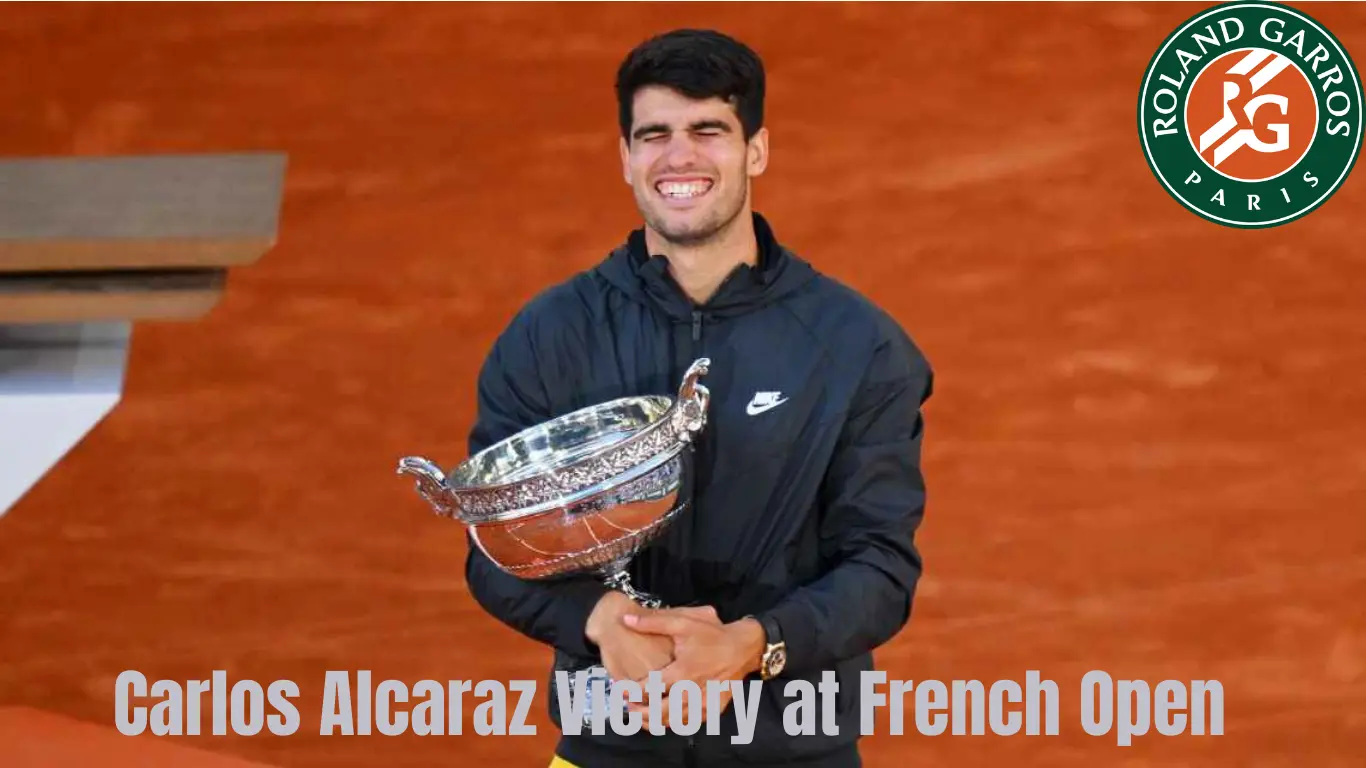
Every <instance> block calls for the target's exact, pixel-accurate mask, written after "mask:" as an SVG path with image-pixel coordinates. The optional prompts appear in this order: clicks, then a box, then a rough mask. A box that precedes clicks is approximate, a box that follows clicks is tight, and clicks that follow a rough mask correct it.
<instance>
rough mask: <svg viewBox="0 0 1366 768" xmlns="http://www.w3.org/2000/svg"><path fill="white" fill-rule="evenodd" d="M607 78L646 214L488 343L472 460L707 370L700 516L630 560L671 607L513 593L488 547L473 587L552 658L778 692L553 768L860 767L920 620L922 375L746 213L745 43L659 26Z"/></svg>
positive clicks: (751, 175) (667, 679) (755, 113)
mask: <svg viewBox="0 0 1366 768" xmlns="http://www.w3.org/2000/svg"><path fill="white" fill-rule="evenodd" d="M616 88H617V98H618V103H619V108H620V109H619V116H620V131H621V142H620V145H621V164H622V174H623V176H624V178H625V181H626V182H627V183H628V184H629V185H630V187H631V190H632V192H633V194H634V197H635V204H636V207H637V209H638V210H639V212H640V215H641V217H642V219H643V220H644V224H643V226H642V227H641V228H640V229H637V230H635V231H633V232H631V233H630V234H629V235H628V236H627V237H626V239H625V241H624V242H622V243H621V244H620V245H619V246H617V247H616V248H615V249H613V250H612V251H611V252H610V253H609V254H608V255H607V256H606V258H604V259H603V260H602V261H601V262H600V263H599V264H597V265H596V266H595V267H593V268H592V269H588V270H585V271H583V272H581V273H579V274H576V275H574V276H573V277H572V278H570V279H568V280H566V281H564V282H563V283H560V284H557V285H554V286H551V287H549V288H547V289H546V290H544V291H542V292H541V293H539V294H538V295H537V296H536V297H535V298H533V299H532V300H531V301H530V302H528V303H527V305H526V306H525V307H523V308H522V310H521V311H519V312H518V313H517V315H516V316H515V317H514V318H513V319H512V320H511V322H510V323H509V324H508V326H507V327H506V328H505V329H504V331H503V332H502V333H501V334H500V335H499V337H498V338H497V340H496V341H495V343H494V345H493V348H492V350H491V351H490V353H489V355H488V357H487V359H486V360H485V363H484V365H483V368H482V370H481V372H480V376H479V387H478V407H479V411H478V419H477V422H476V424H475V426H474V428H473V430H472V432H471V435H470V441H469V449H470V452H471V453H474V452H477V451H480V450H482V449H484V448H486V447H488V446H490V445H492V444H493V443H494V442H497V441H499V440H501V439H503V438H505V437H508V436H510V435H512V434H514V433H515V432H517V431H519V430H521V429H524V428H526V427H530V426H533V425H535V424H538V423H540V422H543V421H545V420H548V419H551V418H554V417H555V416H558V415H561V414H564V413H568V412H569V411H572V410H575V409H578V408H582V407H585V406H589V405H594V404H597V403H600V402H603V401H605V400H609V399H613V398H617V397H624V396H629V395H639V394H669V395H673V394H676V392H677V386H678V382H679V381H681V380H682V377H683V373H684V371H685V370H686V368H687V367H688V366H689V365H690V364H691V363H692V362H693V361H694V360H696V359H697V358H700V357H707V358H710V359H711V361H712V364H711V368H710V372H709V373H708V375H707V386H708V388H709V390H710V392H711V401H710V405H709V408H708V422H707V426H706V428H705V429H704V430H703V431H702V433H701V435H700V439H699V440H698V442H697V445H696V451H697V453H696V456H695V458H696V462H695V465H696V471H695V472H694V476H693V477H692V478H691V481H692V483H693V485H692V489H691V497H692V498H693V501H694V504H693V506H692V507H691V508H690V509H689V510H688V511H687V512H685V513H684V514H683V515H682V516H680V517H679V518H678V519H677V521H676V522H675V523H674V524H673V525H672V526H671V527H670V528H669V529H668V530H667V531H666V533H665V534H664V535H663V536H662V537H661V538H660V539H659V540H657V541H656V542H655V543H654V544H652V545H651V546H649V547H648V548H647V549H646V550H644V551H643V552H642V553H641V554H640V555H639V556H638V557H636V559H635V560H634V561H633V563H632V565H631V577H632V580H633V584H634V585H635V586H636V587H637V588H639V589H642V590H644V591H647V592H650V593H652V594H654V595H656V596H658V597H660V598H661V599H662V600H663V601H664V602H665V604H666V605H670V606H680V607H678V608H672V609H666V610H662V611H655V612H651V611H645V610H643V609H641V608H639V607H638V606H637V605H636V604H635V603H633V602H632V601H631V600H630V599H629V598H627V597H626V596H625V595H624V594H622V593H619V592H616V591H613V590H611V589H609V588H608V587H606V586H604V585H603V584H602V583H601V582H600V581H598V580H597V579H596V578H594V577H591V576H584V577H582V578H567V579H560V580H556V581H547V582H533V581H525V580H521V579H518V578H516V577H513V576H510V575H508V574H506V573H503V572H502V571H500V570H499V569H498V568H497V567H496V566H495V565H494V564H493V563H492V562H491V561H489V560H488V558H487V557H485V556H484V555H483V554H482V553H481V552H480V551H479V549H478V548H477V547H476V546H471V547H470V553H469V559H468V562H467V566H466V577H467V580H468V582H469V586H470V590H471V592H472V594H473V595H474V597H475V599H476V600H478V601H479V603H480V604H481V605H482V606H483V607H484V609H485V610H487V611H488V612H489V613H490V614H491V615H492V616H494V617H496V618H497V619H498V620H500V621H502V622H503V623H505V624H507V625H508V626H510V627H513V628H514V629H516V630H517V631H519V632H521V633H523V634H524V635H526V636H528V637H531V638H533V639H535V640H537V641H539V642H542V643H544V644H546V645H547V646H549V647H551V648H553V649H554V668H555V669H556V670H565V671H569V672H571V673H572V671H574V670H579V669H583V668H585V667H588V666H592V665H602V666H603V667H605V668H606V670H607V672H608V674H610V675H611V677H612V678H613V679H618V680H636V681H640V682H642V683H643V682H645V681H646V680H647V678H648V676H649V674H650V673H651V672H655V671H658V672H660V674H661V676H662V679H663V682H664V683H665V684H666V685H669V684H671V683H673V682H675V681H678V680H692V681H694V682H696V683H697V686H698V688H699V689H700V690H702V691H706V690H707V683H708V681H726V680H760V681H763V683H762V687H761V695H760V697H759V699H758V700H757V701H753V700H750V701H745V702H744V704H745V712H744V713H743V717H744V720H743V724H744V727H741V725H740V722H738V721H737V717H736V707H735V706H734V704H736V703H738V701H737V702H732V701H730V700H729V699H728V698H724V699H722V700H721V704H722V709H723V712H722V717H721V718H720V725H721V728H720V733H719V734H709V733H708V732H707V730H706V728H705V727H702V728H701V729H699V730H698V731H697V732H695V733H689V734H680V733H674V732H666V733H658V732H655V729H658V728H660V727H661V726H665V725H667V724H669V723H671V722H675V721H676V717H671V716H670V715H671V713H668V712H667V711H665V712H661V713H659V714H660V715H661V717H660V718H659V720H658V721H650V720H649V719H648V718H646V719H645V722H644V723H643V726H644V727H642V728H641V729H640V731H639V732H638V733H635V734H633V735H623V734H617V733H613V732H612V731H611V730H610V729H609V731H608V733H606V734H604V735H593V734H592V733H590V732H589V731H587V730H586V729H585V730H583V731H582V732H581V735H567V734H566V735H564V736H563V737H562V738H561V740H560V743H559V746H558V749H557V755H556V757H555V762H556V763H557V764H560V765H574V766H579V767H580V768H614V767H615V766H638V765H651V766H669V765H678V766H725V765H746V766H756V765H758V766H765V765H768V766H779V765H801V766H840V767H841V768H843V767H845V766H857V765H860V764H861V758H860V756H859V751H858V735H859V730H860V722H859V689H860V685H859V676H860V673H861V672H862V671H865V670H869V669H871V668H872V652H873V650H874V649H875V648H877V647H878V646H880V645H882V644H884V643H886V642H887V641H888V640H890V639H891V638H892V637H893V636H894V635H895V634H896V633H897V632H898V631H900V630H901V629H902V627H903V626H905V624H906V622H907V621H908V620H909V618H910V615H911V607H912V602H913V599H914V596H915V591H916V585H917V583H918V581H919V578H920V574H921V557H920V553H919V551H918V550H917V547H916V544H915V535H916V531H917V529H918V527H919V525H920V522H921V519H922V516H923V514H924V508H925V484H924V479H923V476H922V473H921V470H920V455H921V442H922V433H923V420H922V411H921V409H922V406H923V404H924V402H925V401H926V399H927V398H928V397H929V396H930V393H931V389H932V379H933V376H932V372H931V369H930V366H929V364H928V362H927V361H926V359H925V357H924V356H923V355H922V354H921V352H920V350H919V349H918V348H917V346H916V345H915V344H914V343H913V341H912V340H911V339H910V337H909V336H908V335H907V334H906V333H905V332H904V331H903V330H902V329H901V328H900V327H899V326H898V324H897V323H896V322H895V321H894V320H893V319H892V318H891V317H889V316H888V315H887V314H886V313H885V312H884V311H882V310H881V309H879V308H878V307H877V306H875V305H874V304H872V303H871V302H870V301H869V300H868V299H866V298H865V297H863V296H861V295H860V294H858V293H856V292H855V291H853V290H852V289H850V288H848V287H846V286H844V285H842V284H840V283H838V282H837V281H835V280H833V279H832V278H830V277H828V276H826V275H824V274H822V273H820V272H819V271H818V270H816V269H815V268H814V267H813V266H812V265H811V264H810V263H809V262H807V261H805V260H804V259H802V258H800V257H798V256H797V254H796V253H794V252H793V251H791V250H790V249H788V248H787V247H785V246H783V245H782V244H781V243H780V242H779V240H778V239H777V237H776V235H775V233H774V230H773V228H772V227H771V225H770V224H769V222H768V221H767V220H765V219H764V218H763V217H762V216H761V215H759V214H758V213H756V212H755V211H754V210H753V207H752V200H753V196H752V191H753V184H754V181H755V179H757V178H758V177H759V176H760V175H762V174H763V172H764V170H765V168H766V167H767V165H768V162H769V144H768V129H767V128H766V127H765V126H764V90H765V75H764V68H763V64H762V62H761V60H760V59H759V57H758V56H757V55H755V53H754V52H753V51H752V50H750V48H748V47H747V46H745V45H743V44H742V43H740V42H738V41H736V40H734V39H733V38H731V37H728V36H726V35H723V34H720V33H717V32H713V31H707V30H677V31H674V32H670V33H668V34H664V35H660V36H658V37H655V38H652V39H650V40H648V41H646V42H644V43H642V44H641V45H640V46H639V47H637V48H636V49H635V50H633V51H631V53H630V54H629V55H628V56H627V57H626V59H625V61H624V62H623V63H622V64H621V67H620V69H619V71H618V74H617V86H616ZM856 256H857V254H849V253H839V254H832V255H830V256H829V257H830V258H854V257H856ZM683 606H686V607H683ZM823 674H829V675H832V676H833V678H834V680H835V682H836V683H837V684H838V691H837V693H835V694H834V695H832V696H831V697H830V699H829V700H830V703H831V704H832V705H833V711H832V712H831V713H830V717H829V719H828V720H827V719H826V717H825V715H823V714H822V713H819V712H817V713H814V715H813V716H814V722H813V726H814V728H813V729H812V730H810V731H809V732H808V733H807V735H791V734H789V733H788V732H787V730H786V728H785V724H784V707H785V706H786V705H787V704H788V703H790V702H791V701H794V700H795V699H794V698H789V697H787V696H786V695H785V690H786V686H787V684H788V683H789V682H790V681H805V682H807V683H809V684H810V686H811V690H813V691H816V690H825V689H824V688H822V687H821V686H822V682H821V681H822V679H823ZM551 679H552V694H551V696H550V697H549V701H550V706H551V716H552V719H553V720H554V721H555V723H556V724H557V725H561V724H562V717H561V715H562V714H563V713H561V712H560V710H559V707H558V703H557V702H558V695H557V694H556V693H554V688H553V680H554V678H553V676H552V678H551ZM698 704H699V705H701V704H705V702H700V701H699V702H698ZM645 714H648V713H645ZM694 715H695V717H696V718H697V719H695V720H694V719H693V718H687V720H690V721H692V722H695V723H697V724H698V725H702V724H703V723H705V722H707V717H708V715H707V713H706V712H705V711H702V710H699V711H697V712H696V713H694ZM828 726H834V727H833V728H830V727H828ZM751 727H752V729H753V733H752V738H749V739H746V738H733V737H735V736H736V735H737V734H748V732H749V730H750V728H751Z"/></svg>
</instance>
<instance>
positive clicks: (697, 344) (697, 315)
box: [683, 309, 702, 768]
mask: <svg viewBox="0 0 1366 768" xmlns="http://www.w3.org/2000/svg"><path fill="white" fill-rule="evenodd" d="M701 346H702V311H701V310H699V309H694V310H693V311H692V357H691V359H689V360H688V364H691V363H692V361H693V360H696V359H697V358H699V357H701V356H702V355H701V353H702V349H701ZM683 764H684V765H686V766H688V768H693V766H695V765H697V742H696V737H694V736H689V737H688V745H687V747H685V748H684V751H683Z"/></svg>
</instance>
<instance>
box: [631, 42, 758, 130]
mask: <svg viewBox="0 0 1366 768" xmlns="http://www.w3.org/2000/svg"><path fill="white" fill-rule="evenodd" d="M649 85H662V86H666V87H669V88H672V89H674V90H676V91H678V92H679V93H682V94H683V95H685V96H687V97H689V98H693V99H708V98H713V97H716V98H721V99H724V100H726V101H728V102H730V103H731V105H732V106H734V107H735V111H736V113H737V114H738V116H739V118H740V125H741V126H742V127H743V128H744V132H745V139H749V138H750V137H751V136H753V135H754V134H755V133H756V132H757V131H758V130H759V129H760V128H762V127H763V124H764V63H763V61H762V60H761V59H760V58H759V55H758V54H756V53H755V52H754V51H753V50H751V49H750V48H749V47H748V46H746V45H745V44H744V43H741V42H740V41H738V40H736V39H734V38H732V37H730V36H728V35H725V34H722V33H720V32H716V31H714V30H709V29H676V30H673V31H672V32H665V33H664V34H661V35H656V36H655V37H652V38H650V39H648V40H646V41H645V42H643V43H641V44H640V45H638V46H636V48H635V49H634V50H632V51H631V52H630V53H629V54H627V56H626V59H625V60H624V61H623V62H622V63H621V67H620V68H619V69H618V70H617V84H616V90H617V112H618V118H619V120H620V121H621V135H622V137H623V138H626V139H627V140H629V139H630V134H631V121H632V114H631V111H632V110H631V106H632V102H633V100H634V99H635V94H636V91H637V90H639V89H640V88H643V87H645V86H649Z"/></svg>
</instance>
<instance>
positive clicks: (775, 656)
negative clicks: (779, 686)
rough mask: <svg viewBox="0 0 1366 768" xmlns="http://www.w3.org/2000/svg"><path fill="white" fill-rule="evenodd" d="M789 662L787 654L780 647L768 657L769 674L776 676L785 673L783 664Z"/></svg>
mask: <svg viewBox="0 0 1366 768" xmlns="http://www.w3.org/2000/svg"><path fill="white" fill-rule="evenodd" d="M786 662H787V652H786V651H785V650H783V648H782V647H781V646H780V647H778V648H774V649H773V653H771V654H769V657H768V673H769V674H770V675H776V674H778V673H779V672H782V671H783V664H785V663H786Z"/></svg>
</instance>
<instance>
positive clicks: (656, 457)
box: [399, 358, 711, 526]
mask: <svg viewBox="0 0 1366 768" xmlns="http://www.w3.org/2000/svg"><path fill="white" fill-rule="evenodd" d="M710 364H711V361H710V359H708V358H698V359H697V360H695V361H694V362H693V363H692V364H691V365H690V366H689V367H688V370H687V373H686V374H685V376H684V378H683V382H682V384H681V385H680V386H679V390H678V394H677V395H676V396H673V395H661V394H645V395H630V396H626V397H619V398H614V399H612V400H608V401H604V402H601V403H597V404H594V405H591V406H587V407H584V408H579V409H576V410H574V411H571V412H569V413H565V414H562V415H560V416H557V417H555V418H552V419H548V420H546V421H544V422H541V423H540V424H537V425H535V426H532V427H528V428H526V429H523V430H520V431H518V432H517V433H515V434H513V435H510V436H508V437H506V438H503V439H502V440H499V441H498V442H496V443H494V444H492V445H490V446H488V447H486V448H484V449H482V450H480V451H478V452H477V453H474V454H472V455H471V456H469V457H467V458H466V459H465V460H464V461H462V462H460V463H459V464H458V465H457V466H456V467H455V468H454V469H452V470H451V471H450V473H449V474H443V473H442V472H441V471H440V469H439V468H437V467H435V466H434V465H432V464H431V463H430V462H428V461H426V460H425V459H421V458H419V457H407V458H405V459H403V460H402V462H400V466H399V472H400V473H403V472H405V471H406V472H411V473H413V474H418V475H419V476H422V475H426V476H427V477H428V478H429V479H430V480H432V481H435V482H434V484H433V485H430V486H428V488H427V489H426V491H425V492H424V495H425V496H427V497H428V498H429V500H430V501H431V502H432V503H433V504H434V505H435V506H436V507H437V511H438V513H439V514H442V515H444V516H448V517H453V518H456V519H458V520H460V521H462V522H464V523H465V524H467V525H471V526H485V525H499V524H503V523H508V522H512V521H517V520H522V519H525V518H527V517H530V516H534V515H538V514H542V513H545V512H548V511H553V510H555V509H558V508H562V507H564V506H565V505H566V504H567V503H574V502H576V501H579V500H582V499H585V498H588V497H591V496H593V495H595V494H597V493H600V492H602V491H603V490H604V489H606V488H610V487H611V486H613V485H614V484H616V483H617V482H619V481H620V480H621V478H623V477H625V476H628V475H631V474H634V473H636V472H637V471H639V470H640V469H642V468H643V467H644V466H645V465H651V466H658V465H660V464H662V463H663V462H665V461H667V460H669V459H671V458H673V457H676V456H677V455H678V454H679V452H681V451H682V450H683V449H684V447H685V446H686V444H687V443H689V442H690V441H691V440H692V436H693V433H694V432H696V431H698V430H700V429H701V428H702V426H703V425H704V424H705V421H706V415H707V410H708V404H709V400H710V393H709V392H708V390H707V388H706V387H705V386H703V385H702V384H700V383H698V382H697V379H698V378H699V377H700V376H702V375H704V374H706V373H707V371H708V369H709V367H710ZM632 410H634V411H636V412H638V413H640V414H644V416H645V422H644V423H636V424H632V425H629V426H627V427H624V428H622V429H621V432H622V434H621V435H620V436H618V437H616V438H615V439H607V440H604V439H603V438H602V437H601V436H600V435H597V434H594V433H592V432H591V431H590V432H589V433H587V435H586V438H585V439H584V440H583V441H581V442H580V443H576V444H574V445H572V446H569V447H568V450H567V451H566V452H567V453H569V454H570V457H569V458H568V459H562V458H560V457H558V456H557V455H556V452H554V451H550V452H547V455H545V456H543V457H538V458H537V459H534V460H526V459H525V458H524V457H525V455H527V454H530V453H532V447H533V446H534V445H535V443H536V442H537V441H538V440H540V441H544V440H546V439H548V437H549V436H550V435H553V434H554V433H555V432H556V431H557V430H560V429H571V428H573V425H575V424H576V423H582V422H591V421H594V420H596V419H597V418H599V417H604V416H607V415H612V414H617V415H622V414H625V413H626V412H628V411H632ZM594 443H598V444H596V445H595V444H594ZM583 446H587V447H586V448H584V447H583ZM499 457H507V458H508V459H511V463H513V464H515V467H514V468H512V469H511V470H506V471H503V472H501V473H490V474H489V478H488V479H487V480H485V479H482V478H481V475H482V474H483V473H484V472H486V471H488V470H487V469H486V468H487V467H490V466H497V465H498V464H499V463H507V462H500V461H498V458H499Z"/></svg>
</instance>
